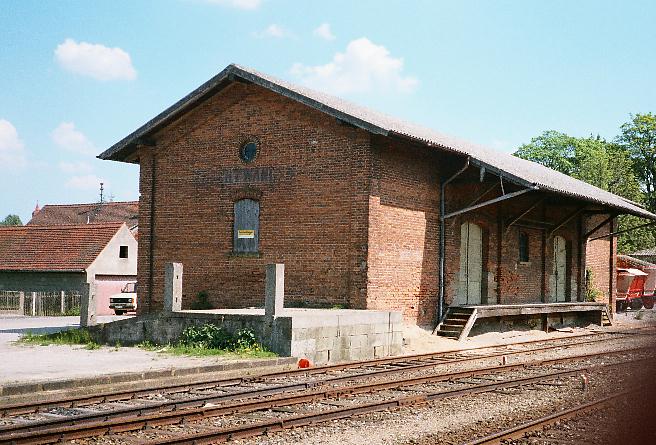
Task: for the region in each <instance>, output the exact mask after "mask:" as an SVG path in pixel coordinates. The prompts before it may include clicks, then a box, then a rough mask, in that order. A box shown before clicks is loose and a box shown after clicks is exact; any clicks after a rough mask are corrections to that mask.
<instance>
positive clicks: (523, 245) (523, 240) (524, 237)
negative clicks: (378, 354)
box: [519, 232, 529, 263]
mask: <svg viewBox="0 0 656 445" xmlns="http://www.w3.org/2000/svg"><path fill="white" fill-rule="evenodd" d="M519 261H520V262H521V263H528V262H529V251H528V234H526V233H525V232H520V233H519Z"/></svg>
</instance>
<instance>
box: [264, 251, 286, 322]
mask: <svg viewBox="0 0 656 445" xmlns="http://www.w3.org/2000/svg"><path fill="white" fill-rule="evenodd" d="M284 304H285V265H284V264H267V265H266V287H265V294H264V315H265V317H269V318H275V317H278V316H280V315H281V314H282V311H283V307H284Z"/></svg>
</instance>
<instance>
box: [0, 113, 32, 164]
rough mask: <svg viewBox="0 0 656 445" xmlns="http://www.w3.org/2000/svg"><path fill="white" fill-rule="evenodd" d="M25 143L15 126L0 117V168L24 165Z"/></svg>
mask: <svg viewBox="0 0 656 445" xmlns="http://www.w3.org/2000/svg"><path fill="white" fill-rule="evenodd" d="M26 163H27V161H26V159H25V144H23V141H22V140H21V139H20V138H19V137H18V131H16V127H14V126H13V125H12V123H11V122H9V121H8V120H6V119H0V169H7V170H8V169H12V168H21V167H24V166H25V164H26Z"/></svg>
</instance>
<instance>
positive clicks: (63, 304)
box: [59, 291, 66, 315]
mask: <svg viewBox="0 0 656 445" xmlns="http://www.w3.org/2000/svg"><path fill="white" fill-rule="evenodd" d="M65 301H66V293H65V292H64V291H61V305H60V310H59V312H60V313H61V314H62V315H63V314H64V312H65V311H66V304H65Z"/></svg>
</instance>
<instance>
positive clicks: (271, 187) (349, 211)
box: [138, 84, 370, 309]
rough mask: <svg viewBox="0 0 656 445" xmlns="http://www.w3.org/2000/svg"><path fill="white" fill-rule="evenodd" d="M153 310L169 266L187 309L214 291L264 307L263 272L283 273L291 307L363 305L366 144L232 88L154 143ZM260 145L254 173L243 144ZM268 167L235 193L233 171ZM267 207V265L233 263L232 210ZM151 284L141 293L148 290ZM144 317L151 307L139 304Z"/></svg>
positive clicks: (144, 231) (266, 95) (347, 131)
mask: <svg viewBox="0 0 656 445" xmlns="http://www.w3.org/2000/svg"><path fill="white" fill-rule="evenodd" d="M155 139H156V141H157V148H156V149H155V150H154V152H155V153H156V157H157V161H156V162H157V165H156V168H157V174H156V181H155V200H156V205H155V208H156V211H155V233H156V241H155V258H154V277H153V280H154V288H153V297H152V298H153V308H160V307H161V304H162V294H163V288H164V286H163V277H164V265H165V263H166V262H169V261H179V262H182V263H183V265H184V284H183V286H184V287H183V293H184V300H183V307H185V308H188V307H189V306H190V304H191V302H192V300H193V299H194V298H195V295H196V293H197V292H199V291H201V290H206V291H208V293H209V295H210V301H211V302H212V303H213V304H214V305H215V306H217V307H248V306H262V305H263V302H264V265H265V264H267V263H271V262H281V263H285V267H286V275H285V285H286V286H285V287H286V301H287V303H289V304H294V303H299V302H304V303H310V304H323V305H331V304H345V305H349V306H351V307H364V305H365V295H366V285H367V283H366V260H367V241H366V235H367V220H368V209H367V207H368V189H369V169H370V150H369V135H368V134H367V133H365V132H364V131H361V130H358V129H355V128H353V127H350V126H347V125H343V124H340V123H339V122H338V121H337V120H335V119H332V118H329V117H327V116H326V115H324V114H323V113H320V112H318V111H314V110H311V109H309V108H307V107H305V106H302V105H300V104H298V103H296V102H293V101H291V100H287V99H285V98H282V97H281V96H279V95H276V94H274V93H272V92H269V91H267V90H264V89H262V88H259V87H256V86H252V85H250V86H247V85H242V84H233V85H232V86H231V87H229V88H228V89H227V90H225V91H224V92H222V93H220V94H217V95H216V96H214V97H212V98H211V99H209V100H207V101H206V102H205V103H203V104H202V105H200V106H198V107H197V108H196V109H194V110H193V111H192V112H190V113H188V114H186V115H185V116H184V117H183V118H181V119H180V120H179V121H178V122H175V123H174V124H173V125H171V126H169V127H167V128H166V129H165V130H163V131H162V132H161V133H160V134H157V135H156V136H155ZM249 139H256V140H257V141H258V144H259V150H258V155H257V157H256V159H255V160H254V161H253V162H252V163H249V164H245V163H244V162H242V161H241V159H240V158H239V148H240V145H241V144H242V143H243V142H244V141H246V140H249ZM140 161H141V181H140V183H141V193H142V195H141V202H140V204H141V206H140V210H141V214H140V231H141V236H140V238H141V239H140V241H141V243H142V245H141V247H142V248H141V249H140V258H139V271H138V273H139V283H140V286H141V292H140V293H141V295H140V298H141V299H142V300H144V299H145V302H147V295H148V287H147V283H148V271H149V267H150V266H149V261H148V252H149V244H150V243H149V235H150V218H149V216H150V215H149V211H150V205H149V203H150V195H151V193H150V190H151V187H152V184H151V179H150V173H151V170H150V164H149V160H148V156H147V155H145V154H144V155H143V156H142V157H141V159H140ZM245 168H251V169H252V168H271V172H272V173H271V175H272V179H271V180H267V181H264V182H260V183H255V184H251V185H250V186H249V185H247V184H243V183H242V184H235V183H231V182H234V181H231V180H228V181H226V180H224V179H221V178H222V175H223V174H224V172H225V171H226V169H245ZM244 197H255V198H258V199H259V201H260V240H259V241H260V255H259V257H257V258H252V257H243V256H235V255H233V254H232V236H233V203H234V201H235V200H237V199H241V198H244ZM142 283H143V285H142ZM142 307H143V309H146V305H143V306H142Z"/></svg>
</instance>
